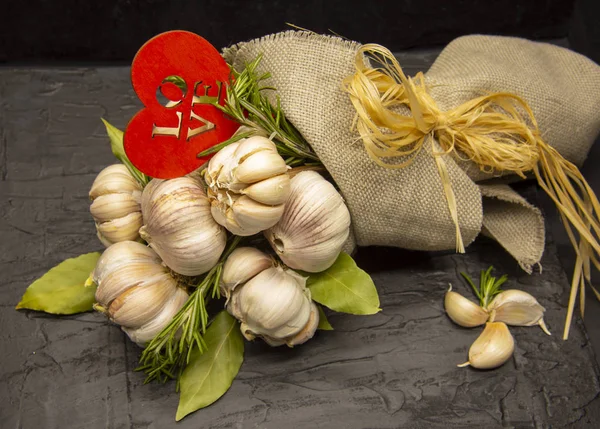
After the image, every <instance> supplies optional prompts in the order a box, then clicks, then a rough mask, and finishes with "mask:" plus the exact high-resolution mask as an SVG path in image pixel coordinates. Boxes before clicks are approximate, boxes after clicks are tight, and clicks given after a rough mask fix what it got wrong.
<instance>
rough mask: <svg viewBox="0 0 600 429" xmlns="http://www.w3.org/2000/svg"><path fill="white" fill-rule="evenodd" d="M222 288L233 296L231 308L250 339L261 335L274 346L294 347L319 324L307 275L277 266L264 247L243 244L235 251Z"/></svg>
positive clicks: (312, 332) (229, 306)
mask: <svg viewBox="0 0 600 429" xmlns="http://www.w3.org/2000/svg"><path fill="white" fill-rule="evenodd" d="M221 290H223V293H224V294H226V295H227V296H228V298H229V300H228V302H227V311H229V313H230V314H231V315H233V316H234V317H235V318H236V319H238V320H239V321H240V322H241V325H240V330H241V331H242V334H243V335H244V337H245V338H246V339H248V340H253V339H255V338H256V337H260V338H262V339H263V340H264V341H265V342H266V343H267V344H269V345H271V346H280V345H283V344H287V345H288V346H290V347H293V346H295V345H298V344H302V343H304V342H306V341H308V340H309V339H310V338H312V337H313V335H314V333H315V331H316V329H317V326H318V325H319V310H318V308H317V306H316V305H315V304H314V303H313V302H312V301H311V299H310V291H309V290H308V289H307V288H306V278H305V277H302V276H301V275H299V274H298V273H296V272H295V271H292V270H290V269H285V268H283V267H280V266H277V267H276V266H273V260H272V258H270V257H269V256H267V255H265V254H264V253H263V252H261V251H260V250H257V249H252V248H249V247H241V248H238V249H236V250H235V251H234V252H232V253H231V255H230V256H229V258H228V259H227V261H226V262H225V265H224V267H223V276H222V284H221Z"/></svg>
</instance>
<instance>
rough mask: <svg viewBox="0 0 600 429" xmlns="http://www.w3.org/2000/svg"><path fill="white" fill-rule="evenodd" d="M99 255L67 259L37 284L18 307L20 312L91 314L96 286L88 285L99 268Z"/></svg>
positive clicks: (87, 254)
mask: <svg viewBox="0 0 600 429" xmlns="http://www.w3.org/2000/svg"><path fill="white" fill-rule="evenodd" d="M98 258H100V253H99V252H93V253H86V254H84V255H81V256H78V257H76V258H71V259H67V260H65V261H63V262H61V263H60V264H58V265H57V266H56V267H54V268H51V269H50V270H49V271H48V272H47V273H46V274H44V275H43V276H42V277H40V278H39V279H37V280H36V281H34V282H33V283H32V284H31V285H29V287H28V288H27V290H26V291H25V294H24V295H23V298H21V302H19V304H18V305H17V307H16V308H17V310H19V309H29V310H38V311H45V312H46V313H52V314H75V313H82V312H84V311H91V310H92V305H93V304H94V302H95V297H94V294H95V293H96V288H95V287H90V286H87V287H86V286H85V283H86V280H87V278H88V277H89V276H90V273H91V272H92V271H93V270H94V268H95V267H96V262H97V261H98Z"/></svg>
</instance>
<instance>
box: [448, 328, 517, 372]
mask: <svg viewBox="0 0 600 429" xmlns="http://www.w3.org/2000/svg"><path fill="white" fill-rule="evenodd" d="M514 350H515V341H514V339H513V336H512V335H511V333H510V331H509V330H508V327H507V326H506V324H504V323H502V322H488V323H486V324H485V329H484V330H483V332H482V333H481V335H480V336H479V338H477V339H476V340H475V342H474V343H473V344H472V345H471V348H470V349H469V361H468V362H465V363H463V364H461V365H458V366H459V367H464V366H469V365H470V366H472V367H474V368H478V369H492V368H497V367H499V366H500V365H502V364H504V363H505V362H506V361H507V360H508V359H509V358H510V357H511V356H512V354H513V352H514Z"/></svg>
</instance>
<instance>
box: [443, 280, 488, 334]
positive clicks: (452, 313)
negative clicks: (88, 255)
mask: <svg viewBox="0 0 600 429" xmlns="http://www.w3.org/2000/svg"><path fill="white" fill-rule="evenodd" d="M444 308H445V309H446V314H447V315H448V317H450V319H452V321H453V322H454V323H456V324H457V325H460V326H463V327H465V328H474V327H475V326H481V325H483V324H484V323H485V322H486V321H487V320H488V317H489V314H488V312H487V311H485V310H484V309H483V308H482V307H480V306H479V305H477V304H475V303H474V302H473V301H470V300H468V299H467V298H465V297H464V296H462V295H461V294H459V293H457V292H453V291H452V286H450V289H448V292H446V297H445V298H444Z"/></svg>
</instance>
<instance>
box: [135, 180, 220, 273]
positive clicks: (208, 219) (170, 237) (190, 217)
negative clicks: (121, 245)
mask: <svg viewBox="0 0 600 429" xmlns="http://www.w3.org/2000/svg"><path fill="white" fill-rule="evenodd" d="M142 214H143V219H144V226H143V227H142V228H141V229H140V235H141V237H142V238H143V239H144V240H146V241H147V242H148V244H149V245H150V247H152V249H153V250H154V251H155V252H156V253H158V255H159V256H160V257H161V258H162V260H163V261H164V263H165V264H166V265H167V266H168V267H169V268H171V269H172V270H173V271H175V272H176V273H179V274H183V275H186V276H196V275H200V274H203V273H206V272H207V271H209V270H210V269H211V268H212V267H214V266H215V264H216V263H217V262H218V261H219V257H220V256H221V253H223V250H224V249H225V244H226V241H227V236H226V233H225V230H224V229H223V228H222V227H221V226H220V225H218V224H217V223H216V222H215V221H214V219H213V217H212V215H211V213H210V203H209V201H208V198H207V197H206V194H205V193H204V189H203V188H202V184H201V183H200V182H199V181H198V180H196V179H194V178H192V177H179V178H177V179H171V180H159V179H152V180H151V181H150V183H149V184H148V185H146V187H145V188H144V192H143V194H142Z"/></svg>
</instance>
